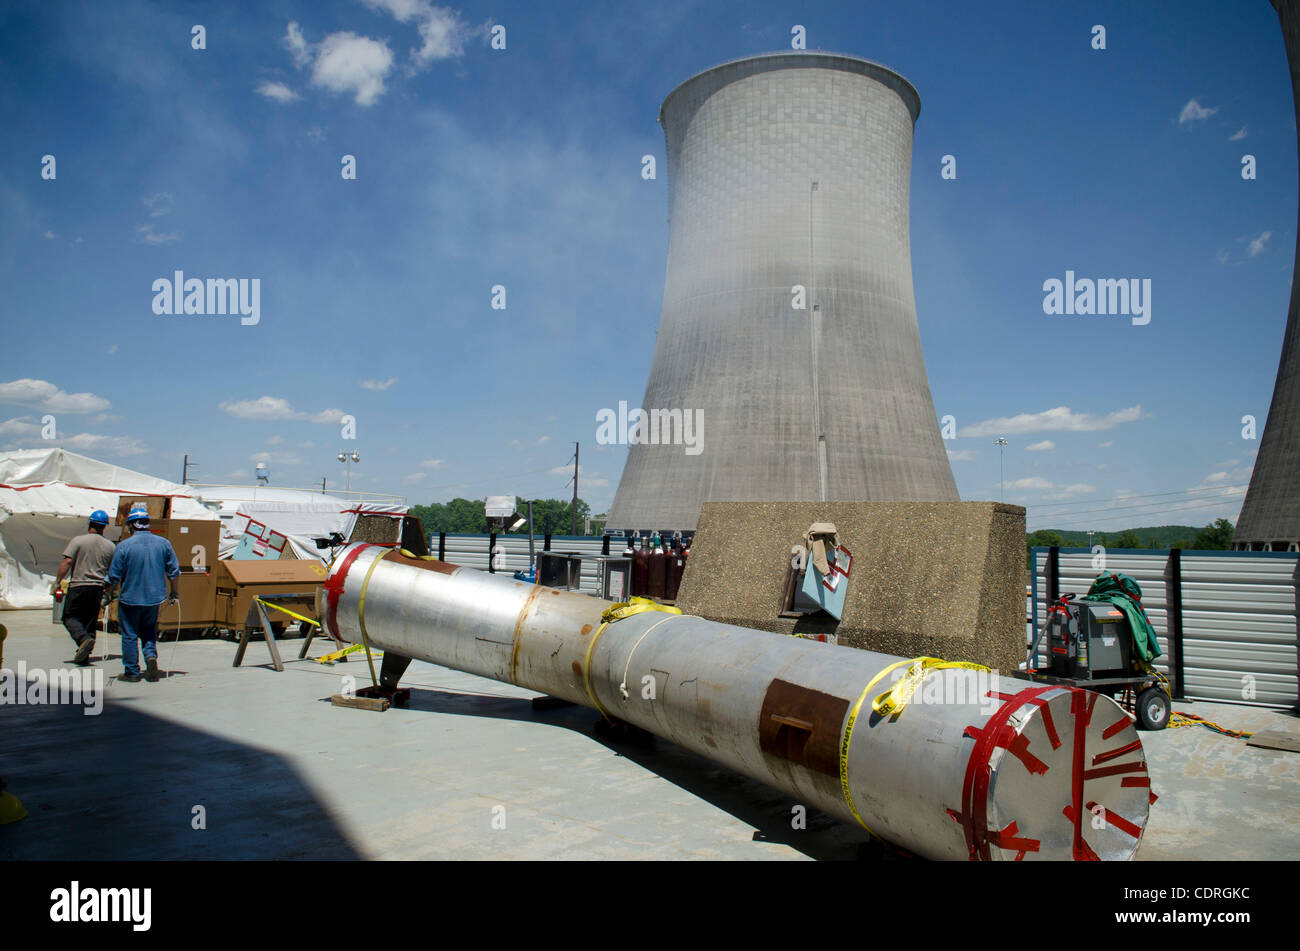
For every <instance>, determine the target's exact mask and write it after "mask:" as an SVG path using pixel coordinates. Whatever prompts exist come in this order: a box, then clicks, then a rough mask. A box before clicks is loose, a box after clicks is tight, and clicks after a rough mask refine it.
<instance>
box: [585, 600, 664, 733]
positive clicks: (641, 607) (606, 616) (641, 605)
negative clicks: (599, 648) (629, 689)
mask: <svg viewBox="0 0 1300 951" xmlns="http://www.w3.org/2000/svg"><path fill="white" fill-rule="evenodd" d="M647 611H662V612H664V613H665V614H681V613H682V609H681V608H674V607H669V606H668V605H666V604H659V603H658V602H657V601H652V600H650V599H649V598H632V599H630V600H628V601H621V602H619V603H618V604H616V605H614V606H613V607H612V608H608V609H607V610H605V611H604V612H602V613H601V615H600V619H601V625H600V627H598V628H596V633H595V634H593V635H592V636H591V641H590V642H589V643H588V644H587V656H586V659H585V660H583V663H582V685H583V686H584V687H586V688H587V696H588V697H589V698H590V699H591V704H592V706H594V707H595V708H596V709H597V710H598V711H599V712H600V715H601V716H602V717H604V718H605V719H606V720H610V721H611V722H612V721H613V718H612V717H611V716H610V715H609V714H608V713H607V712H606V711H605V708H604V707H602V706H601V705H600V701H599V700H597V699H596V692H595V691H594V690H592V689H591V652H592V651H593V650H595V649H596V641H598V640H600V635H602V634H604V633H605V628H607V627H609V625H610V624H611V623H613V622H614V621H620V620H622V619H623V618H625V617H631V616H632V615H634V614H644V613H646V612H647Z"/></svg>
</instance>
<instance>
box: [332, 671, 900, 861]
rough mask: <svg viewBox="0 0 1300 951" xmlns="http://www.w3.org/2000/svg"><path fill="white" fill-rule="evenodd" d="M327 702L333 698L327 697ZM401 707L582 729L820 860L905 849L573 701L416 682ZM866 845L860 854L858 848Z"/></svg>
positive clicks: (761, 836)
mask: <svg viewBox="0 0 1300 951" xmlns="http://www.w3.org/2000/svg"><path fill="white" fill-rule="evenodd" d="M325 702H327V703H328V702H329V700H328V698H327V699H326V701H325ZM402 709H405V710H413V711H417V712H424V713H441V714H451V715H454V716H469V717H487V718H494V719H503V720H522V721H530V722H534V723H544V724H548V725H550V726H555V727H562V728H564V729H566V730H572V731H574V732H575V733H581V734H583V735H584V736H588V737H591V739H593V740H595V741H596V742H598V743H600V744H601V745H603V746H605V747H606V748H607V749H609V750H611V751H612V752H614V753H615V754H617V755H619V756H623V757H626V758H627V759H629V760H631V761H632V762H634V763H636V764H637V765H638V766H640V767H642V768H643V769H645V770H648V771H649V772H652V773H654V774H656V775H658V776H661V777H663V778H664V779H666V780H668V781H669V782H671V783H673V784H674V785H676V786H678V787H679V788H681V789H684V790H685V791H687V792H689V793H690V794H691V795H693V796H697V797H699V798H700V799H703V800H705V801H706V802H709V803H712V804H713V805H714V806H717V807H718V808H719V809H722V810H723V811H725V812H728V813H730V814H731V815H733V816H735V817H736V818H737V819H739V820H740V821H741V822H743V823H745V824H746V825H750V826H753V827H754V830H755V831H754V836H753V838H754V841H756V842H772V843H776V844H780V845H785V846H788V847H790V848H792V849H795V850H796V851H798V852H802V853H803V854H804V855H807V856H808V857H810V858H814V859H819V860H842V861H844V860H853V859H856V858H859V857H862V858H864V859H870V860H875V859H881V860H888V859H891V858H895V857H899V856H903V855H904V854H905V853H900V852H896V851H895V850H893V849H892V848H890V847H888V846H884V847H881V846H879V845H878V844H875V845H868V844H867V843H868V842H869V839H870V837H869V836H868V835H867V833H866V832H865V831H860V830H856V829H854V828H853V827H852V826H849V825H847V824H845V823H844V822H841V821H840V820H839V819H838V818H836V817H834V816H830V815H827V814H826V813H823V812H821V811H819V810H816V809H813V808H811V807H808V810H807V815H806V825H807V827H806V828H804V829H795V828H793V826H792V821H791V820H792V817H793V815H794V813H793V811H792V810H793V808H794V807H795V806H796V805H800V803H799V802H798V800H795V799H791V798H790V797H789V796H787V795H786V794H784V793H782V792H780V791H779V790H776V789H773V788H772V787H770V786H767V785H765V784H763V783H760V782H757V781H756V780H753V779H750V778H749V777H747V776H743V775H741V774H740V773H737V772H735V771H734V770H731V769H728V768H726V767H724V766H720V765H718V764H717V763H715V762H713V761H712V760H710V759H707V758H705V757H703V756H700V755H699V754H697V753H693V752H691V751H690V750H687V749H683V748H682V747H680V746H678V745H677V744H675V743H671V742H669V741H667V740H664V739H661V738H658V737H650V736H649V734H645V733H644V731H638V732H640V733H642V734H643V737H645V738H648V739H649V740H651V741H652V745H647V743H646V742H644V741H643V740H640V739H638V738H636V737H635V734H634V736H633V738H630V739H629V738H624V737H619V736H608V735H602V733H604V732H605V731H602V730H598V729H597V726H598V724H600V723H601V722H602V720H601V717H600V715H599V714H598V713H596V712H595V711H594V710H589V709H587V708H586V707H580V706H575V705H571V704H566V705H560V706H550V707H549V708H544V709H540V710H539V709H535V708H534V706H533V704H532V701H531V700H529V699H526V698H510V697H494V696H488V695H484V694H474V693H456V692H451V691H442V690H436V689H432V688H429V687H420V686H411V698H410V701H409V703H407V704H406V705H405V706H404V707H403V708H402ZM859 853H861V855H859Z"/></svg>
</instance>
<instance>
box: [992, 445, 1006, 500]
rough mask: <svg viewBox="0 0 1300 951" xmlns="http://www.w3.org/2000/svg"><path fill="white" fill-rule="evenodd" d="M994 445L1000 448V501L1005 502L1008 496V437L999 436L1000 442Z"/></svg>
mask: <svg viewBox="0 0 1300 951" xmlns="http://www.w3.org/2000/svg"><path fill="white" fill-rule="evenodd" d="M993 445H995V446H997V447H998V500H999V501H1001V502H1005V501H1006V500H1007V496H1006V484H1005V483H1006V478H1007V474H1006V473H1007V467H1006V458H1007V437H1006V436H999V437H998V441H997V442H995V443H994V444H993Z"/></svg>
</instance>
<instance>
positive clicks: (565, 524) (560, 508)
mask: <svg viewBox="0 0 1300 951" xmlns="http://www.w3.org/2000/svg"><path fill="white" fill-rule="evenodd" d="M515 510H516V511H517V512H519V514H521V515H527V514H528V500H527V499H523V498H516V499H515ZM408 514H410V515H414V516H416V517H418V518H419V519H420V521H421V523H423V525H424V530H425V532H426V533H428V532H448V533H454V534H462V535H486V534H487V533H488V532H489V531H490V530H491V529H489V527H488V520H487V515H486V514H485V513H484V502H483V500H482V499H452V500H451V501H450V502H432V503H430V504H429V505H412V506H411V508H410V511H409V513H408ZM590 514H591V506H589V505H588V504H587V503H586V502H584V501H583V500H582V499H578V534H579V535H581V534H582V533H583V525H584V519H586V518H587V516H589V515H590ZM572 527H573V500H572V499H533V534H535V535H545V534H546V533H547V532H550V533H551V534H552V535H568V534H569V532H570V531H571V530H572ZM592 528H593V530H595V529H596V526H594V525H593V526H592ZM599 530H600V531H602V532H603V531H604V525H603V524H602V525H600V527H599ZM514 534H517V535H527V534H528V524H527V523H526V522H525V523H524V524H523V525H520V526H519V528H518V529H516V530H515V532H514Z"/></svg>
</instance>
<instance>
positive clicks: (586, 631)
mask: <svg viewBox="0 0 1300 951" xmlns="http://www.w3.org/2000/svg"><path fill="white" fill-rule="evenodd" d="M590 633H591V625H590V624H584V625H582V631H581V634H582V636H583V637H586V636H587V635H588V634H590Z"/></svg>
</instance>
